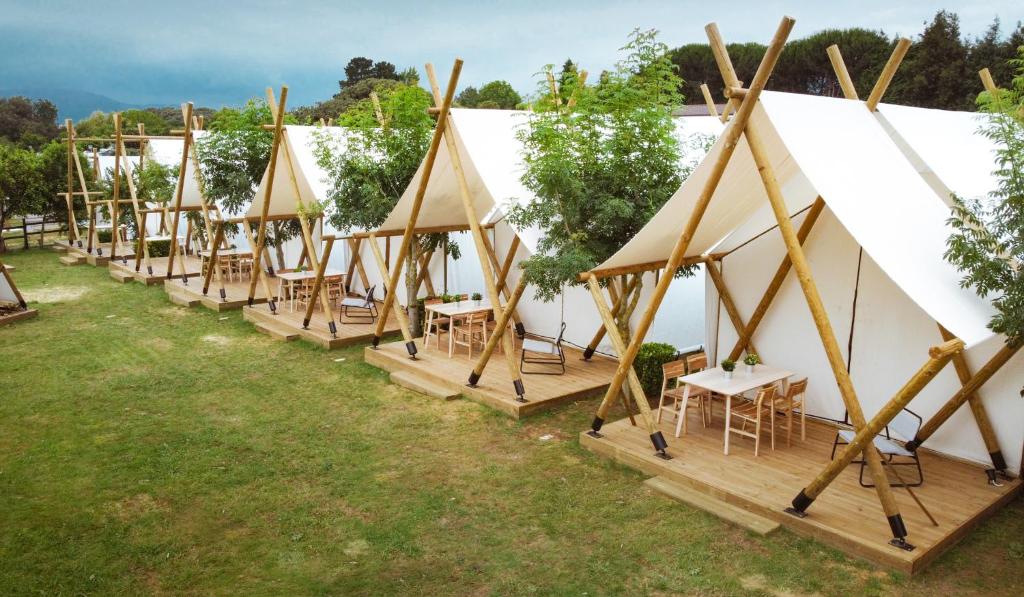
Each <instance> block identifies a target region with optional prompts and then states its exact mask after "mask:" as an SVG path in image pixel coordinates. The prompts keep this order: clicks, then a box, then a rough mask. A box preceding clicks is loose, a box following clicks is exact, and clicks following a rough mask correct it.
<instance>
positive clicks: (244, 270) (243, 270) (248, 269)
mask: <svg viewBox="0 0 1024 597" xmlns="http://www.w3.org/2000/svg"><path fill="white" fill-rule="evenodd" d="M238 277H239V279H250V278H252V257H239V258H238Z"/></svg>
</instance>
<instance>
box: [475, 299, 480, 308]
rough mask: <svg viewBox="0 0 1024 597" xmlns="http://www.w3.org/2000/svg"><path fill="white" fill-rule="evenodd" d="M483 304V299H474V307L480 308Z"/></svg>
mask: <svg viewBox="0 0 1024 597" xmlns="http://www.w3.org/2000/svg"><path fill="white" fill-rule="evenodd" d="M481 302H482V301H481V299H473V306H474V307H479V306H480V303H481Z"/></svg>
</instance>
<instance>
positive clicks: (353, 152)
mask: <svg viewBox="0 0 1024 597" xmlns="http://www.w3.org/2000/svg"><path fill="white" fill-rule="evenodd" d="M380 103H381V112H382V113H383V115H384V119H385V126H381V123H380V122H378V120H377V116H376V110H375V109H374V107H373V105H372V103H371V102H370V101H369V100H363V101H361V102H359V103H357V104H355V105H353V106H352V107H351V108H349V110H348V111H347V112H345V113H344V114H342V115H341V124H342V126H344V127H345V128H346V129H347V130H348V131H349V132H350V134H349V136H348V137H347V142H346V143H345V145H344V146H337V145H335V144H333V143H332V142H331V138H329V137H327V136H320V137H319V138H318V139H317V143H316V147H315V154H316V156H317V161H318V162H319V164H320V166H321V167H322V168H323V169H324V170H326V171H327V172H328V173H329V178H330V180H329V182H330V186H331V191H330V193H329V196H328V197H329V201H330V203H331V204H332V206H333V209H332V210H331V212H332V213H331V216H330V221H331V224H332V225H333V226H334V227H335V228H337V229H339V230H342V231H345V232H349V231H351V230H353V229H358V230H376V229H378V228H379V227H380V225H381V224H383V223H384V220H385V219H387V216H388V214H390V213H391V210H392V209H393V208H394V206H395V204H396V203H398V200H399V199H400V198H401V197H402V193H404V192H405V190H406V188H407V187H408V186H409V183H410V181H412V178H413V176H414V175H415V174H416V170H417V169H418V168H419V165H420V162H421V161H422V160H423V156H424V155H425V154H426V152H427V148H428V146H429V145H430V139H431V135H432V134H433V130H434V121H433V119H432V118H431V117H430V116H429V115H428V114H427V108H429V107H430V106H431V105H432V100H431V97H430V94H428V93H427V92H426V91H425V90H423V89H422V88H421V87H419V86H415V85H404V84H399V85H396V86H394V87H391V88H388V89H386V90H384V91H383V92H382V93H381V95H380ZM446 238H447V236H446V235H443V234H429V235H423V236H422V237H421V238H420V239H419V240H418V242H417V243H413V248H412V249H411V250H410V252H409V256H408V258H407V260H406V290H407V296H409V305H408V309H409V321H410V324H411V326H412V328H413V333H414V335H415V334H418V330H419V311H418V309H417V308H416V301H415V295H416V292H415V290H416V289H415V281H416V278H417V274H418V272H417V268H416V265H417V255H418V253H419V251H420V250H436V249H439V248H442V247H444V246H445V245H446V244H447V246H448V248H449V250H450V253H449V255H451V256H452V257H453V258H457V257H458V253H457V245H455V244H454V243H445V242H444V241H445V239H446Z"/></svg>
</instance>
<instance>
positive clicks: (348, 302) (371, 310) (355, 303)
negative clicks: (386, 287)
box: [338, 286, 377, 323]
mask: <svg viewBox="0 0 1024 597" xmlns="http://www.w3.org/2000/svg"><path fill="white" fill-rule="evenodd" d="M376 289H377V287H376V286H371V287H370V289H369V290H367V291H366V296H365V297H363V298H351V297H346V298H343V299H341V302H340V303H338V304H339V306H340V307H341V315H343V316H344V317H348V318H349V319H357V320H360V321H369V322H370V323H373V322H374V321H377V303H376V301H374V300H373V292H374V291H375V290H376ZM352 310H355V311H356V314H355V315H352V314H351V313H350V311H352Z"/></svg>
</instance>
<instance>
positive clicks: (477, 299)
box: [472, 292, 484, 307]
mask: <svg viewBox="0 0 1024 597" xmlns="http://www.w3.org/2000/svg"><path fill="white" fill-rule="evenodd" d="M472 298H473V306H474V307H479V306H480V301H482V300H484V297H483V295H482V294H480V293H479V292H474V293H473V297H472Z"/></svg>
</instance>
